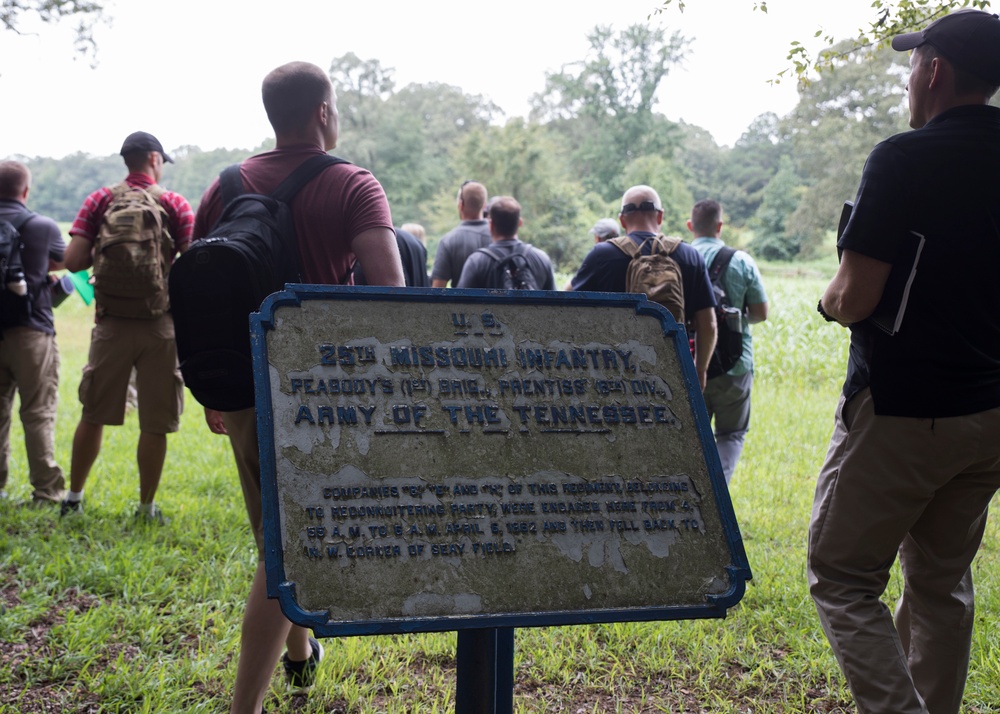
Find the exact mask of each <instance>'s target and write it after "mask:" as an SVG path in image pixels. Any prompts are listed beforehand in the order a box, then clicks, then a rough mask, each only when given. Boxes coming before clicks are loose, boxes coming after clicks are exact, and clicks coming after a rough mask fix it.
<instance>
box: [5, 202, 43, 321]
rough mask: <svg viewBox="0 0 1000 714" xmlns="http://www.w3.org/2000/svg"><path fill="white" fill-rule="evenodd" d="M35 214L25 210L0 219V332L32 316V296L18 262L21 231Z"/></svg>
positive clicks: (22, 244) (19, 260)
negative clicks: (8, 217) (5, 218)
mask: <svg viewBox="0 0 1000 714" xmlns="http://www.w3.org/2000/svg"><path fill="white" fill-rule="evenodd" d="M34 215H35V214H34V213H32V212H31V211H29V210H27V209H25V210H24V211H22V212H21V213H20V214H19V215H18V216H17V217H15V218H13V219H11V220H4V219H0V280H2V281H3V282H2V283H0V329H6V328H8V327H19V326H21V325H26V324H27V323H28V320H29V318H30V317H31V303H32V300H31V295H30V294H29V291H28V286H27V283H26V282H25V278H24V264H23V263H22V262H21V250H22V249H23V248H24V243H23V242H22V241H21V228H22V227H23V226H24V224H25V223H27V222H28V220H29V219H30V218H31V217H32V216H34Z"/></svg>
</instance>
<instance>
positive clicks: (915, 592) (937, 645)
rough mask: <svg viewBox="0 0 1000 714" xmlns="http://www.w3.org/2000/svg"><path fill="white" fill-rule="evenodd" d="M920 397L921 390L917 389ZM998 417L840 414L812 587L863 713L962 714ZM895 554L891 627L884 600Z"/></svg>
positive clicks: (861, 402) (821, 494)
mask: <svg viewBox="0 0 1000 714" xmlns="http://www.w3.org/2000/svg"><path fill="white" fill-rule="evenodd" d="M915 388H916V387H915ZM998 435H1000V409H992V410H989V411H986V412H981V413H979V414H971V415H968V416H962V417H950V418H940V419H912V418H904V417H887V416H876V415H875V412H874V407H873V403H872V399H871V393H870V391H869V390H864V391H863V392H861V393H860V394H858V395H856V396H855V397H854V398H853V399H852V400H851V401H850V403H849V404H847V405H846V407H845V405H844V403H843V399H841V403H840V405H839V406H838V409H837V417H836V421H835V426H834V432H833V437H832V438H831V440H830V448H829V451H828V453H827V456H826V463H824V465H823V468H822V470H821V471H820V474H819V480H818V482H817V485H816V497H815V501H814V503H813V512H812V522H811V524H810V527H809V561H808V566H809V572H808V574H809V586H810V591H811V593H812V596H813V600H814V601H815V602H816V607H817V609H818V611H819V616H820V621H821V622H822V625H823V629H824V630H825V631H826V635H827V638H828V639H829V640H830V644H831V646H832V647H833V651H834V653H835V654H836V656H837V659H838V661H839V662H840V666H841V669H842V670H843V671H844V675H845V676H846V678H847V682H848V684H849V686H850V688H851V692H852V693H853V694H854V699H855V703H856V704H857V707H858V711H859V712H861V713H862V714H873V713H875V712H885V713H886V714H888V713H889V712H892V714H928V713H929V714H957V712H958V711H959V708H960V706H961V703H962V693H963V691H964V689H965V680H966V677H967V675H968V668H969V651H970V647H971V641H972V626H973V619H974V618H973V615H974V597H973V591H972V571H971V569H970V566H971V563H972V560H973V558H974V557H975V555H976V551H977V550H978V549H979V544H980V541H981V540H982V537H983V531H984V528H985V526H986V515H987V507H988V505H989V502H990V499H991V498H992V496H993V494H994V493H995V492H996V490H997V488H998V487H1000V438H998ZM897 553H898V555H899V559H900V564H901V565H902V569H903V577H904V586H903V594H902V597H901V598H900V600H899V602H898V603H897V607H896V614H895V619H894V618H893V616H892V615H891V614H890V612H889V609H888V607H887V606H886V605H885V604H884V603H883V602H882V600H881V597H882V595H883V593H884V591H885V587H886V583H887V582H888V579H889V569H890V567H891V566H892V564H893V562H894V561H895V559H896V556H897Z"/></svg>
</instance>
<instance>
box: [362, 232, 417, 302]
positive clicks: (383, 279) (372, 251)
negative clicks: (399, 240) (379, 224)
mask: <svg viewBox="0 0 1000 714" xmlns="http://www.w3.org/2000/svg"><path fill="white" fill-rule="evenodd" d="M351 250H352V251H353V252H354V255H355V256H356V257H357V259H358V262H359V263H361V264H362V265H364V266H365V279H366V280H367V281H368V284H369V285H385V286H388V287H400V288H401V287H404V286H405V285H406V279H405V278H404V276H403V264H402V262H401V261H400V259H399V246H397V245H396V234H395V233H394V232H393V230H392V229H391V228H369V229H368V230H366V231H362V232H361V233H359V234H358V235H356V236H354V240H352V241H351Z"/></svg>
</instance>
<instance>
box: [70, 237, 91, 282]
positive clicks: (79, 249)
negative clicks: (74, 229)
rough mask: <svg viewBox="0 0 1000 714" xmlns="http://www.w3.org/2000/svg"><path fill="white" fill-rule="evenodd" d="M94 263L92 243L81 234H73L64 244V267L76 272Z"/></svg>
mask: <svg viewBox="0 0 1000 714" xmlns="http://www.w3.org/2000/svg"><path fill="white" fill-rule="evenodd" d="M93 263H94V244H93V243H91V242H90V241H89V240H87V239H86V238H84V237H83V236H81V235H78V234H76V235H73V236H72V237H71V238H70V241H69V245H68V246H66V255H65V257H64V260H63V264H64V265H65V266H66V269H67V270H69V271H71V272H73V273H77V272H79V271H81V270H86V269H87V268H89V267H90V266H91V265H93Z"/></svg>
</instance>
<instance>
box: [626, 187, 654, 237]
mask: <svg viewBox="0 0 1000 714" xmlns="http://www.w3.org/2000/svg"><path fill="white" fill-rule="evenodd" d="M618 216H619V218H620V219H621V222H622V225H623V226H625V230H626V231H628V232H630V233H631V232H632V231H649V232H650V233H657V232H659V229H660V224H661V223H663V204H662V203H661V202H660V195H659V194H658V193H657V192H656V191H655V190H653V188H652V187H650V186H633V187H632V188H630V189H628V190H627V191H626V192H625V195H623V196H622V208H621V212H620V213H619V214H618Z"/></svg>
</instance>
